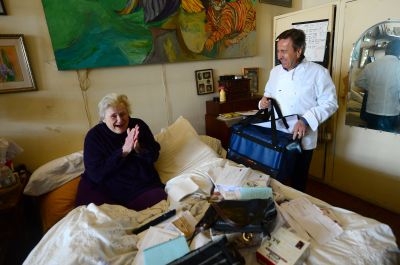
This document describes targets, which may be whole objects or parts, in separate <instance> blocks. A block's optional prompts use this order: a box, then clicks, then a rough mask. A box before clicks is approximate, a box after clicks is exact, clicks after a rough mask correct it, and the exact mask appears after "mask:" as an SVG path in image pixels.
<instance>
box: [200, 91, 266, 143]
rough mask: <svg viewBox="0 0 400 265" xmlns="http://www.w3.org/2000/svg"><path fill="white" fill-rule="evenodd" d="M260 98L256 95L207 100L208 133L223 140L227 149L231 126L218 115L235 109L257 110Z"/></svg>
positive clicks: (206, 118)
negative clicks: (229, 99)
mask: <svg viewBox="0 0 400 265" xmlns="http://www.w3.org/2000/svg"><path fill="white" fill-rule="evenodd" d="M260 99H261V96H259V95H255V96H252V97H246V98H242V99H237V100H231V101H226V102H218V101H212V100H209V101H207V102H206V115H205V120H206V134H207V135H208V136H212V137H214V138H217V139H219V140H221V143H222V146H223V147H224V148H225V149H227V148H228V146H229V139H230V128H229V126H228V124H227V123H226V122H224V121H221V120H218V119H217V117H218V115H219V114H222V113H230V112H235V111H247V110H255V109H257V108H258V101H259V100H260Z"/></svg>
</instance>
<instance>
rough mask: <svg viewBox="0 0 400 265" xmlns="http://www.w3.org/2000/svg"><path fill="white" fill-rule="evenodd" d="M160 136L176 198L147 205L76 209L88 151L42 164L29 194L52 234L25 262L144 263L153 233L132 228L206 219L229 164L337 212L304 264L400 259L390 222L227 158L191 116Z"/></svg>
mask: <svg viewBox="0 0 400 265" xmlns="http://www.w3.org/2000/svg"><path fill="white" fill-rule="evenodd" d="M155 138H156V140H157V141H158V142H159V143H160V145H161V152H160V158H159V160H158V161H157V163H156V168H157V170H158V171H159V173H160V177H161V179H162V181H163V182H164V183H165V184H166V191H167V193H168V195H169V196H168V200H164V201H161V202H160V203H158V204H157V205H154V206H153V207H151V208H148V209H145V210H143V211H139V212H137V211H133V210H129V209H126V208H124V207H122V206H119V205H108V204H104V205H100V206H96V205H94V204H89V205H87V206H79V207H76V208H74V206H73V205H74V197H75V194H76V187H77V185H78V183H79V178H80V177H79V176H80V174H81V173H82V172H83V163H82V152H81V151H78V152H75V153H72V154H69V155H66V156H63V157H60V158H57V159H55V160H53V161H50V162H48V163H46V164H45V165H43V166H41V167H39V168H38V169H37V170H35V171H34V172H33V174H32V176H31V178H30V180H29V183H28V185H27V186H26V188H25V190H24V193H25V194H26V195H29V196H34V197H35V198H37V199H38V201H39V204H40V213H41V217H42V225H43V231H44V235H43V237H42V239H41V240H40V242H39V243H38V244H37V245H36V246H35V247H34V248H33V250H32V251H31V252H30V254H29V255H28V257H27V258H26V260H25V261H24V264H27V265H28V264H36V265H38V264H144V263H143V257H142V246H143V242H142V241H143V238H144V237H145V235H146V231H145V232H143V233H141V234H138V235H136V234H132V232H131V231H132V230H133V229H134V228H137V227H139V226H140V225H142V224H145V223H147V222H148V221H149V220H152V219H154V218H155V217H157V216H159V215H160V214H162V213H165V212H167V211H169V210H171V209H176V211H177V213H183V212H189V213H190V215H191V216H192V217H193V218H194V220H199V219H200V218H201V217H202V216H203V214H204V212H205V211H206V209H207V208H208V206H209V203H208V201H207V198H208V197H209V195H210V193H211V192H212V190H213V187H214V185H215V182H214V181H213V180H212V178H211V179H210V174H211V173H210V172H215V170H216V169H220V170H224V169H226V168H228V167H229V168H241V169H244V170H247V171H249V172H251V174H256V175H258V176H260V177H261V176H262V177H263V178H264V177H265V178H266V179H268V187H271V188H272V190H273V196H274V199H275V201H276V202H282V201H288V202H291V201H296V200H299V199H300V200H303V199H305V200H307V201H308V202H310V203H311V204H312V205H313V206H315V207H316V208H318V209H320V210H321V211H327V212H329V216H331V217H332V220H334V221H335V223H336V224H337V225H338V226H339V227H340V229H341V231H340V233H338V234H336V235H335V236H334V237H332V238H330V239H329V240H326V241H325V242H323V243H321V242H320V241H319V240H316V238H314V237H310V236H309V235H307V234H305V237H307V239H306V240H307V241H309V242H310V253H309V255H308V257H307V259H306V260H305V261H304V264H315V265H320V264H400V258H399V249H398V246H397V244H396V238H395V236H394V234H393V232H392V230H391V229H390V227H389V226H388V225H386V224H383V223H380V222H378V221H376V220H374V219H370V218H366V217H363V216H361V215H359V214H357V213H354V212H351V211H348V210H346V209H343V208H338V207H335V206H333V205H329V204H328V203H326V202H324V201H321V200H319V199H317V198H314V197H312V196H309V195H307V194H305V193H302V192H299V191H296V190H294V189H292V188H290V187H288V186H285V185H283V184H282V183H280V182H279V181H277V180H274V179H272V178H269V176H268V175H266V174H264V173H262V172H258V171H253V170H252V169H249V168H245V167H243V166H242V165H238V164H236V163H234V162H233V161H230V160H228V159H226V158H225V154H226V152H225V150H224V149H223V148H222V147H221V143H220V141H219V140H217V139H215V138H212V137H208V136H204V135H198V134H197V132H196V131H195V130H194V128H193V127H192V126H191V124H190V123H189V122H188V121H187V120H186V119H185V118H183V117H179V118H178V119H177V120H176V121H175V122H174V123H173V124H172V125H170V126H169V127H167V128H165V129H163V130H161V132H160V133H158V134H157V135H155ZM226 177H227V178H228V177H232V176H226ZM188 181H189V182H188ZM187 183H191V185H192V186H190V188H189V189H186V190H185V192H184V193H181V194H180V193H179V192H177V190H178V191H179V189H181V188H182V187H183V186H185V185H184V184H187ZM193 185H195V186H193ZM193 187H195V188H193ZM277 205H278V204H277ZM277 208H278V212H279V215H278V217H279V222H278V224H279V225H277V226H276V229H277V228H278V227H279V226H282V225H285V226H288V224H289V223H290V222H289V221H288V219H285V215H284V214H283V213H282V212H281V209H280V207H277ZM161 225H162V224H161ZM289 226H290V225H289ZM294 231H298V232H299V233H300V232H303V233H304V231H299V230H296V229H294ZM302 236H303V235H302ZM199 237H202V238H203V241H202V242H207V240H208V241H209V240H211V239H210V238H209V237H208V235H207V234H204V235H199ZM303 238H304V237H303ZM197 242H200V241H197ZM203 244H204V243H203ZM199 246H201V244H200V243H197V244H191V245H190V247H191V249H195V248H198V247H199ZM257 247H258V246H252V247H247V248H242V249H240V252H241V254H242V255H243V256H244V257H245V259H246V264H257V260H256V255H255V252H256V250H257Z"/></svg>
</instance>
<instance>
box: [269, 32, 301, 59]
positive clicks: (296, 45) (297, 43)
mask: <svg viewBox="0 0 400 265" xmlns="http://www.w3.org/2000/svg"><path fill="white" fill-rule="evenodd" d="M289 38H290V39H291V40H292V42H293V49H294V50H295V51H297V50H299V49H302V52H301V56H300V59H299V61H301V60H303V59H304V52H305V51H306V34H305V33H304V31H302V30H301V29H294V28H293V29H288V30H285V31H284V32H282V33H281V34H279V36H278V37H277V38H276V40H275V41H276V42H278V41H279V40H281V39H289Z"/></svg>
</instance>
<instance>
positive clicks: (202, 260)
mask: <svg viewBox="0 0 400 265" xmlns="http://www.w3.org/2000/svg"><path fill="white" fill-rule="evenodd" d="M245 263H246V262H245V260H244V258H243V256H242V255H241V254H240V252H239V251H238V250H237V249H235V248H234V247H233V246H232V244H230V243H229V242H228V240H227V238H226V237H225V236H222V237H221V238H219V239H216V240H212V241H210V242H209V243H207V244H205V245H204V246H202V247H200V248H198V249H195V250H192V251H191V252H189V253H188V254H186V255H184V256H183V257H180V258H179V259H176V260H174V261H172V262H170V263H168V265H193V264H202V265H215V264H220V265H242V264H245Z"/></svg>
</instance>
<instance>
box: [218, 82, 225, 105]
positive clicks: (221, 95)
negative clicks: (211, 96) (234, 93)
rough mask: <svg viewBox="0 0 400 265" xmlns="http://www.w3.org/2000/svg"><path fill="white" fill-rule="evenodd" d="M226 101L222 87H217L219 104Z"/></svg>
mask: <svg viewBox="0 0 400 265" xmlns="http://www.w3.org/2000/svg"><path fill="white" fill-rule="evenodd" d="M225 101H226V93H225V88H224V87H223V86H221V87H219V102H225Z"/></svg>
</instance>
